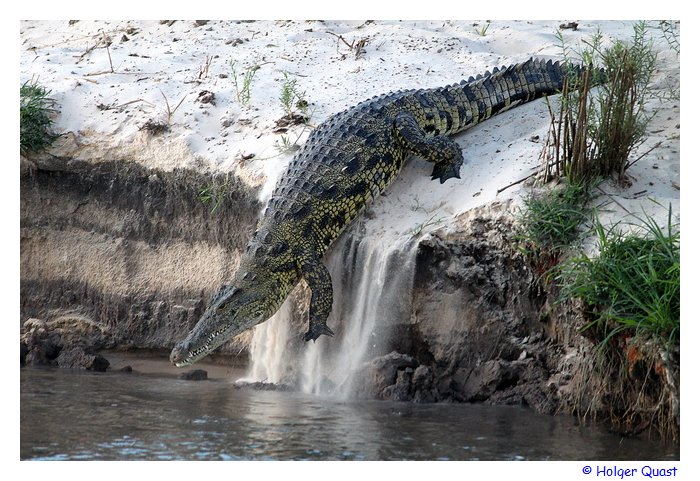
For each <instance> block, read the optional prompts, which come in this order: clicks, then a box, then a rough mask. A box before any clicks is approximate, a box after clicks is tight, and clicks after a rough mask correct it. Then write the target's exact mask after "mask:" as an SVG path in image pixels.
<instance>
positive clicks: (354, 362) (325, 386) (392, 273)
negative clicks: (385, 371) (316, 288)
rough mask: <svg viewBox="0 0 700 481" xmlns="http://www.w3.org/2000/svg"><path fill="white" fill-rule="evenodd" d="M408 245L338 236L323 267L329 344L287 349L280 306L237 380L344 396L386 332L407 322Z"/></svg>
mask: <svg viewBox="0 0 700 481" xmlns="http://www.w3.org/2000/svg"><path fill="white" fill-rule="evenodd" d="M416 245H417V244H416V242H415V241H414V239H412V238H409V237H406V236H401V237H400V238H398V239H394V240H391V241H387V240H386V239H382V238H379V237H372V236H366V237H361V238H360V237H357V236H353V235H346V236H343V238H342V240H341V241H340V243H339V245H337V246H336V248H334V249H333V252H332V253H331V254H330V255H329V256H328V258H327V260H326V265H327V266H328V269H329V271H330V273H331V277H332V278H333V293H334V299H333V312H332V314H331V316H330V319H329V321H328V325H329V327H330V328H331V329H333V331H334V332H335V333H336V335H335V337H333V338H329V337H327V336H321V338H319V339H318V340H317V341H316V342H309V343H306V345H302V346H296V347H297V348H299V347H300V349H298V350H295V349H293V348H291V347H290V344H291V345H292V346H294V343H293V342H288V341H289V340H290V335H293V334H291V329H290V326H291V313H292V301H290V300H289V299H288V300H287V301H286V302H285V303H284V305H283V306H282V308H281V309H280V310H279V312H277V314H275V315H274V316H273V317H272V318H271V319H270V320H269V321H267V322H265V323H263V324H261V325H259V326H257V327H256V328H255V333H254V337H253V342H252V344H251V364H250V368H249V372H248V376H247V378H246V379H245V381H265V382H273V383H278V382H282V381H283V380H287V379H294V380H295V383H296V385H297V388H298V389H300V390H302V391H304V392H307V393H313V394H324V395H334V396H340V397H343V398H348V397H351V396H352V394H353V376H354V375H355V374H356V373H357V372H358V371H359V368H360V367H361V365H362V363H363V362H365V361H367V360H368V359H371V358H373V357H375V356H378V355H382V354H385V353H386V351H385V350H384V349H385V348H386V341H387V339H385V337H386V336H385V332H386V330H387V328H389V327H390V326H392V325H393V324H396V323H407V322H408V320H409V319H410V312H411V298H412V297H411V296H412V292H413V277H414V270H415V247H416ZM299 337H300V336H299ZM299 342H302V341H299Z"/></svg>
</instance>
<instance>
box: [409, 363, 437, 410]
mask: <svg viewBox="0 0 700 481" xmlns="http://www.w3.org/2000/svg"><path fill="white" fill-rule="evenodd" d="M433 381H434V376H433V371H432V369H430V367H428V366H426V365H424V364H421V365H420V366H418V368H417V369H416V371H415V372H414V373H413V392H414V396H413V400H414V401H416V402H419V403H430V402H435V401H436V400H437V390H436V389H435V387H434V386H433Z"/></svg>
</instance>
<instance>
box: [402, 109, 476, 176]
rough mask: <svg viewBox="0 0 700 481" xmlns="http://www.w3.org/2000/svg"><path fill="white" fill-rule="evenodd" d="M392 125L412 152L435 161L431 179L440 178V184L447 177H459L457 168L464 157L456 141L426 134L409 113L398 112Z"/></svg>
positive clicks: (429, 160)
mask: <svg viewBox="0 0 700 481" xmlns="http://www.w3.org/2000/svg"><path fill="white" fill-rule="evenodd" d="M394 126H395V127H396V130H397V132H398V134H399V137H400V138H401V140H402V141H403V142H404V144H405V145H406V147H407V148H408V150H409V151H410V152H411V153H412V154H415V155H418V156H419V157H422V158H424V159H425V160H427V161H428V162H433V163H435V167H434V168H433V174H432V178H433V179H440V183H441V184H442V183H444V182H445V181H446V180H447V179H451V178H453V177H454V178H456V179H459V178H460V177H459V169H460V167H462V162H463V161H464V157H463V156H462V149H461V148H460V147H459V145H458V144H457V142H455V141H454V140H452V139H450V138H449V137H447V136H444V135H436V136H430V135H428V134H427V133H426V132H425V130H423V129H422V128H421V126H420V124H419V123H418V121H417V120H416V118H415V117H414V116H413V115H411V114H409V113H402V114H399V115H398V116H397V117H396V121H395V122H394Z"/></svg>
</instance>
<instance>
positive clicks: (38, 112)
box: [19, 82, 56, 154]
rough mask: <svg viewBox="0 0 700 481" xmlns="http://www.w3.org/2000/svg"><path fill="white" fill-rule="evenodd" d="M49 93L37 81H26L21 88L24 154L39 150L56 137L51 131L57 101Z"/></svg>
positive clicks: (20, 104)
mask: <svg viewBox="0 0 700 481" xmlns="http://www.w3.org/2000/svg"><path fill="white" fill-rule="evenodd" d="M49 93H50V91H49V90H47V89H46V88H45V87H42V86H41V85H39V84H37V83H36V82H26V83H24V84H23V85H22V86H21V87H20V88H19V99H20V102H19V146H20V152H21V153H23V154H24V153H27V152H36V151H39V150H41V149H43V148H44V147H46V146H47V145H49V144H51V142H53V140H54V139H55V138H56V135H55V134H54V133H53V132H52V131H51V126H52V124H53V120H52V119H51V115H52V114H53V113H54V112H55V110H54V108H53V106H54V103H55V102H54V100H53V99H51V98H50V97H49Z"/></svg>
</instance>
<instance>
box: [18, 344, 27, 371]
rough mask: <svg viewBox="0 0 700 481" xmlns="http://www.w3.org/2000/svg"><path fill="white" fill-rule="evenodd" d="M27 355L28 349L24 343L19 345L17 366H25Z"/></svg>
mask: <svg viewBox="0 0 700 481" xmlns="http://www.w3.org/2000/svg"><path fill="white" fill-rule="evenodd" d="M27 354H29V348H28V347H27V344H26V343H25V342H24V341H20V343H19V365H20V366H24V365H25V364H26V362H27V361H26V358H27Z"/></svg>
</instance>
